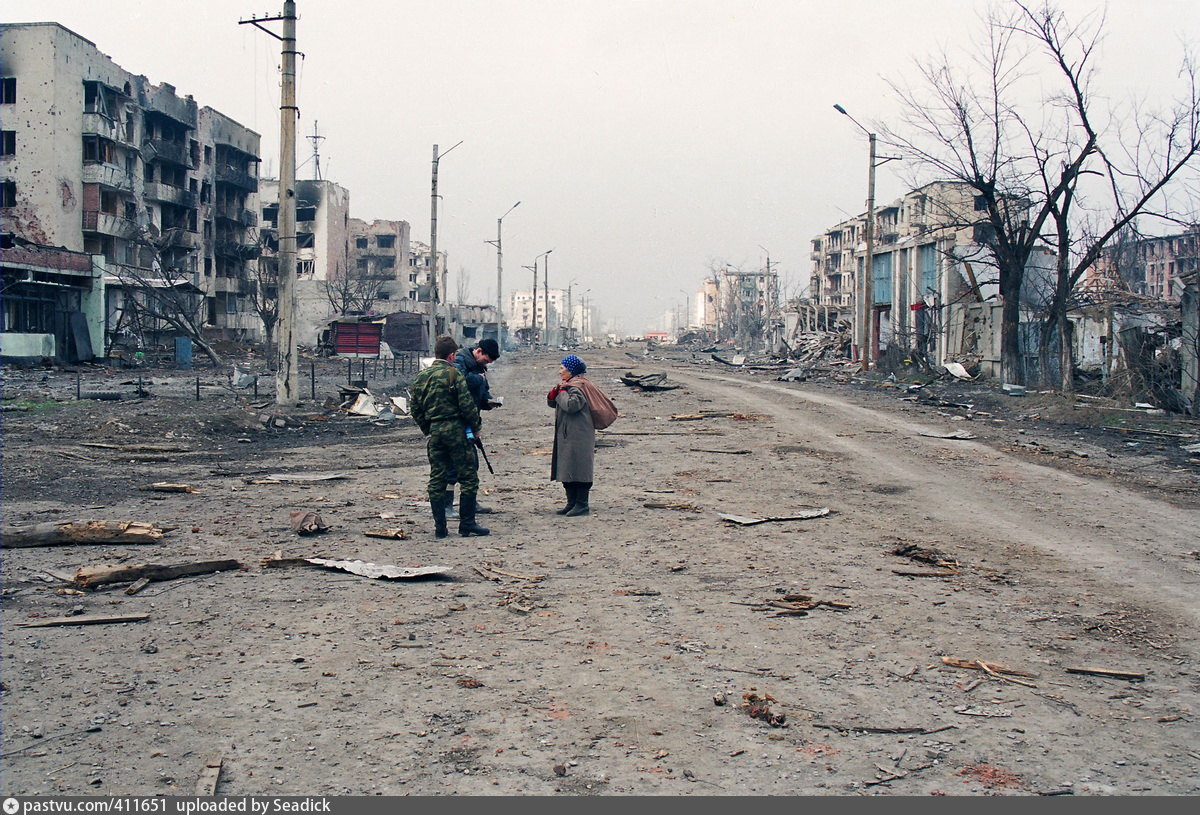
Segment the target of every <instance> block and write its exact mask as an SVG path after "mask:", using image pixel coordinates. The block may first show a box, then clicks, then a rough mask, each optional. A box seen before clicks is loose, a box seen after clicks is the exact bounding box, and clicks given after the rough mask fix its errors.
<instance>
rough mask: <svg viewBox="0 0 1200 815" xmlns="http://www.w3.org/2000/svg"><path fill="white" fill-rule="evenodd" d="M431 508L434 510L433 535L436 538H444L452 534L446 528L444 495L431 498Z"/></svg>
mask: <svg viewBox="0 0 1200 815" xmlns="http://www.w3.org/2000/svg"><path fill="white" fill-rule="evenodd" d="M429 506H430V507H431V508H432V509H433V535H434V537H436V538H444V537H446V536H447V535H449V534H450V530H449V529H448V528H447V527H446V499H445V496H444V495H439V496H437V497H436V498H435V497H434V496H432V495H431V496H430V497H429Z"/></svg>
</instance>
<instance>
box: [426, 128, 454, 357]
mask: <svg viewBox="0 0 1200 815" xmlns="http://www.w3.org/2000/svg"><path fill="white" fill-rule="evenodd" d="M458 144H462V142H461V141H460V142H459V143H458ZM458 144H456V145H454V147H458ZM454 147H451V148H450V150H453V149H454ZM450 150H447V151H446V153H449V152H450ZM446 153H442V154H440V155H439V154H438V146H437V145H436V144H435V145H434V146H433V191H432V193H430V196H429V209H430V214H429V254H430V258H431V260H430V262H431V263H432V264H433V270H432V272H431V274H432V279H433V302H432V303H430V304H429V311H430V314H429V337H428V339H429V343H428V347H429V353H431V354H432V353H433V345H434V342H435V341H436V338H437V333H438V329H437V318H438V311H439V304H440V303H441V302H442V300H443V299H444V300H445V302H446V308H445V313H444V314H443V315H442V317H443V320H444V323H443V324H444V326H445V328H446V330H447V331H449V329H450V292H449V290H447V288H446V267H445V266H443V267H442V274H441V282H440V283H439V282H438V254H437V211H438V191H437V181H438V179H437V174H438V161H439V160H441V158H442V156H444V155H446ZM443 292H444V293H445V294H444V296H443V294H442V293H443Z"/></svg>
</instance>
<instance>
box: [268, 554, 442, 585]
mask: <svg viewBox="0 0 1200 815" xmlns="http://www.w3.org/2000/svg"><path fill="white" fill-rule="evenodd" d="M262 565H263V566H264V567H266V568H281V567H286V566H321V567H323V568H326V569H336V570H338V571H343V572H349V573H350V574H356V575H360V576H362V577H371V578H388V579H391V580H401V579H411V578H414V577H430V576H433V575H444V574H448V573H449V572H450V569H449V568H448V567H446V566H413V567H408V568H405V567H401V566H390V565H382V566H381V565H377V564H374V563H366V562H364V561H361V560H329V559H327V558H320V557H292V558H285V557H283V554H282V553H281V552H276V553H275V554H274V555H272V556H271V557H269V558H266V559H264V560H263V562H262Z"/></svg>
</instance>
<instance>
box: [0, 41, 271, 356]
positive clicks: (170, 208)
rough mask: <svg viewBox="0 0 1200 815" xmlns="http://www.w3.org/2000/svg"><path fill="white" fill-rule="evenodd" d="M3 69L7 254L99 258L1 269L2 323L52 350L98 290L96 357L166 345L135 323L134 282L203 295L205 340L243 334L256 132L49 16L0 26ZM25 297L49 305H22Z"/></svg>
mask: <svg viewBox="0 0 1200 815" xmlns="http://www.w3.org/2000/svg"><path fill="white" fill-rule="evenodd" d="M0 66H2V67H0V72H2V73H3V76H2V77H0V128H2V130H3V132H2V134H0V147H2V150H0V207H2V210H0V213H2V215H3V241H4V246H5V248H8V247H11V246H17V245H20V246H23V247H26V248H27V249H31V250H32V248H34V247H57V248H58V249H60V250H62V251H65V252H68V253H81V254H87V255H92V256H95V257H97V258H99V260H98V261H97V263H96V264H95V266H94V268H93V269H92V270H91V273H90V274H87V275H82V274H79V273H78V270H73V271H72V272H71V274H70V275H69V278H70V281H69V282H68V281H66V280H65V279H64V278H63V277H62V276H61V275H60V276H59V279H58V281H57V282H53V283H52V282H51V279H50V278H48V277H45V276H44V275H42V274H39V272H38V271H37V270H35V269H34V268H31V264H28V263H25V264H14V265H12V266H9V265H7V263H6V264H5V266H4V278H5V301H6V303H5V323H4V327H3V330H4V331H5V332H18V333H20V331H21V330H22V329H24V330H27V331H30V332H32V333H41V334H44V335H50V336H52V337H53V338H54V341H55V342H54V345H55V351H54V355H55V356H61V355H62V354H63V352H64V350H65V349H66V348H67V347H68V344H67V334H66V331H65V330H64V329H62V326H63V325H67V324H69V323H70V320H71V318H70V314H72V313H81V311H89V310H91V309H92V306H91V305H89V304H87V303H85V302H84V301H91V300H92V299H94V298H97V297H99V298H106V295H105V290H106V289H107V290H108V294H107V298H106V299H107V303H106V305H105V306H103V307H102V309H101V310H102V311H103V312H106V316H105V318H104V319H103V320H102V321H101V325H98V326H97V331H98V332H99V336H91V337H90V340H89V344H90V346H91V348H92V350H93V352H94V354H95V355H96V356H101V355H104V354H106V353H108V352H109V350H110V349H112V348H114V347H116V346H120V345H122V344H128V345H130V346H133V345H138V344H139V343H142V342H144V341H145V339H146V337H154V338H155V341H158V340H162V339H164V337H163V336H162V334H163V332H162V331H161V329H163V328H164V327H163V326H162V325H161V324H154V325H151V324H144V323H139V324H137V325H135V324H133V322H132V321H131V315H133V314H134V313H135V312H136V311H137V308H136V306H137V302H136V301H137V298H138V296H139V294H138V289H139V287H141V288H142V289H145V287H147V286H158V287H169V288H172V289H183V288H187V289H188V291H189V292H195V293H196V295H197V296H198V297H200V298H202V301H200V300H198V301H197V303H198V304H200V308H199V314H200V319H201V321H202V323H203V330H204V332H205V335H206V336H208V337H211V338H219V337H220V336H223V335H227V334H240V333H244V332H246V331H253V330H254V328H253V321H247V320H244V319H243V318H242V316H241V315H242V313H243V308H242V304H241V302H240V297H241V294H242V292H243V290H244V288H245V286H246V285H247V277H248V270H249V268H250V265H251V264H252V262H253V260H254V258H255V256H256V254H257V243H258V241H257V232H256V229H255V227H256V219H257V215H256V212H257V209H258V206H257V200H256V196H257V191H258V178H257V169H258V161H259V157H258V152H259V141H260V139H259V135H258V134H257V133H255V132H254V131H252V130H249V129H247V128H245V127H243V126H241V125H239V124H238V123H237V122H235V121H233V120H232V119H229V118H228V117H226V116H224V115H223V114H221V113H219V112H218V111H216V110H213V109H212V108H208V107H201V106H199V105H198V104H197V103H196V101H195V100H194V99H193V98H192V97H191V96H185V97H180V96H179V95H178V94H177V93H176V91H175V88H174V87H173V86H171V85H169V84H166V83H162V84H153V83H151V82H150V81H149V80H148V79H147V78H146V77H144V76H139V75H136V74H133V73H130V72H129V71H127V70H125V69H124V68H122V67H120V66H119V65H117V64H116V63H115V62H113V60H112V59H111V58H110V57H108V56H106V55H105V54H103V53H101V52H100V51H99V50H98V49H97V47H96V46H95V44H94V43H92V42H91V41H89V40H87V39H84V38H83V37H81V36H79V35H78V34H76V33H74V32H72V31H70V30H68V29H66V28H64V27H63V26H61V25H59V24H58V23H6V24H0ZM5 254H6V258H7V253H5ZM29 257H30V256H26V258H25V259H26V260H28V259H29ZM46 257H47V258H58V259H59V260H61V259H62V258H64V257H68V255H56V254H54V253H48V254H46ZM55 262H58V261H55ZM74 263H75V262H74V261H71V262H70V263H68V265H74ZM32 266H36V264H32ZM45 271H46V273H47V274H50V275H53V274H55V273H56V272H55V271H54V269H53V266H47V268H46V270H45ZM59 271H65V270H59ZM62 284H65V287H64V285H62ZM189 296H191V295H190V294H189ZM32 302H40V303H43V304H52V305H50V306H48V307H47V306H39V307H37V308H34V309H32V310H31V309H30V308H28V307H26V306H20V305H19V304H20V303H32ZM10 305H11V308H12V309H13V310H14V311H13V312H12V313H10ZM17 309H23V313H22V314H17V313H16V311H15V310H17ZM33 314H40V315H42V316H41V317H37V318H32V319H31V315H33ZM50 314H55V315H58V316H56V317H53V319H54V320H56V321H57V326H58V327H57V328H56V327H55V326H54V325H51V324H50V322H49V321H50V320H51V319H52V318H51V317H50V316H49V315H50ZM166 333H170V332H166ZM135 335H136V336H135ZM167 339H169V337H168V338H167ZM77 340H78V336H76V337H75V338H74V339H73V340H72V342H71V345H78V341H77ZM77 350H78V349H77Z"/></svg>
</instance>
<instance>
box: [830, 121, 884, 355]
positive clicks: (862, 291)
mask: <svg viewBox="0 0 1200 815" xmlns="http://www.w3.org/2000/svg"><path fill="white" fill-rule="evenodd" d="M833 109H834V110H836V111H837V112H838V113H840V114H842V115H843V116H845V117H846V118H847V119H849V120H850V121H852V122H854V124H855V125H856V126H857V127H858V129H859V130H861V131H862V132H863V133H866V134H867V142H868V143H869V145H870V158H869V161H868V162H867V223H866V227H865V228H864V229H863V237H864V239H865V240H866V244H867V247H866V250H867V256H866V257H865V258H863V270H862V275H861V278H860V281H859V286H858V295H859V300H860V304H859V307H858V309H857V312H858V315H857V316H858V321H859V322H858V328H859V331H858V346H859V355H860V358H861V360H862V361H861V370H864V371H866V370H868V369H870V367H871V360H872V357H873V356H874V354H873V353H872V348H871V345H872V343H873V341H874V339H875V266H874V263H875V168H876V167H878V166H879V165H880V164H886V163H887V162H889V161H893V160H895V159H896V156H885V157H884V158H883V160H882V161H876V155H875V134H874V133H872V132H871V131H870V130H867V129H866V128H865V127H863V126H862V125H861V124H859V123H858V120H857V119H855V118H854V117H853V116H851V115H850V114H849V113H847V112H846V109H845V108H844V107H842V106H841V105H834V106H833Z"/></svg>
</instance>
